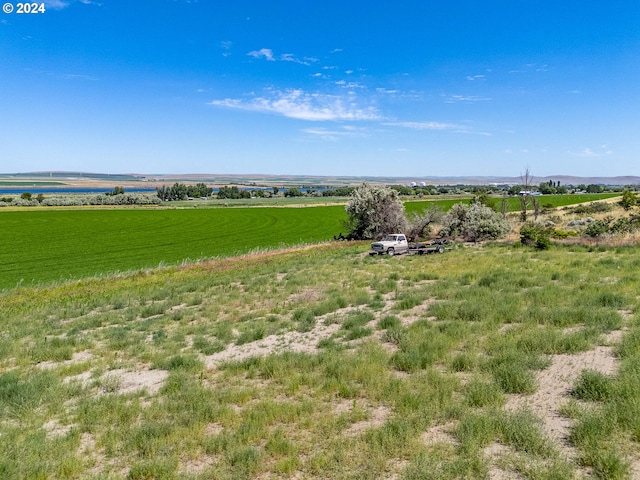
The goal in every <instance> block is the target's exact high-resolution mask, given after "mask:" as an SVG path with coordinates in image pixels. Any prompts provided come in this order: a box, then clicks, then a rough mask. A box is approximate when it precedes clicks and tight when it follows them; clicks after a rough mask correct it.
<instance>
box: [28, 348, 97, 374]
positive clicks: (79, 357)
mask: <svg viewBox="0 0 640 480" xmlns="http://www.w3.org/2000/svg"><path fill="white" fill-rule="evenodd" d="M92 359H93V354H92V353H91V352H87V351H84V352H75V353H74V354H73V355H72V357H71V359H70V360H64V361H62V362H51V361H47V362H40V363H38V364H37V367H38V368H41V369H43V370H48V369H50V368H56V367H62V366H69V365H74V364H76V363H82V362H88V361H90V360H92Z"/></svg>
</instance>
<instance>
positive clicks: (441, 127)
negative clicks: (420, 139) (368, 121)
mask: <svg viewBox="0 0 640 480" xmlns="http://www.w3.org/2000/svg"><path fill="white" fill-rule="evenodd" d="M382 125H386V126H390V127H402V128H410V129H412V130H422V131H432V132H452V133H468V134H474V135H484V136H491V134H490V133H487V132H481V131H478V130H474V129H472V128H470V127H469V126H468V125H464V124H459V123H446V122H385V123H382Z"/></svg>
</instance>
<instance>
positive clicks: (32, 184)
mask: <svg viewBox="0 0 640 480" xmlns="http://www.w3.org/2000/svg"><path fill="white" fill-rule="evenodd" d="M63 185H66V184H65V183H62V182H41V181H33V182H28V181H19V182H18V181H12V180H0V187H51V186H63Z"/></svg>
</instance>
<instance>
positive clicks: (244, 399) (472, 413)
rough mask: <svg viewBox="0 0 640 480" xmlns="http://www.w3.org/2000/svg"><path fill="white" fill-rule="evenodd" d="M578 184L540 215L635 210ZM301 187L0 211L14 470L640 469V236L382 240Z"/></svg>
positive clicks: (570, 475) (411, 207) (10, 470)
mask: <svg viewBox="0 0 640 480" xmlns="http://www.w3.org/2000/svg"><path fill="white" fill-rule="evenodd" d="M575 197H580V196H574V197H571V196H564V197H563V196H558V197H557V198H552V197H548V198H549V199H548V202H547V200H546V199H545V202H546V203H548V204H549V206H548V209H547V211H546V212H545V213H544V214H543V215H542V217H541V218H540V219H539V221H540V222H544V221H547V220H550V219H553V222H554V223H555V224H557V228H559V229H565V228H568V227H567V225H570V224H571V225H573V224H576V223H578V224H579V222H580V221H582V220H581V219H584V218H587V217H589V218H591V216H593V217H595V220H594V219H592V220H591V221H592V222H598V221H601V220H598V219H599V218H603V216H604V215H615V216H624V215H627V212H626V211H625V210H623V209H622V207H620V206H619V205H618V203H617V202H618V200H619V197H614V198H609V199H606V198H605V199H602V198H603V197H598V198H600V199H601V200H600V202H604V205H605V206H606V209H605V208H604V207H603V208H602V209H601V208H596V205H597V204H596V203H591V202H590V200H595V199H596V198H593V197H589V198H585V197H584V196H583V197H582V200H589V201H587V202H586V203H585V202H582V203H581V204H579V205H578V207H579V208H578V207H575V206H572V205H576V204H577V202H578V201H579V200H580V198H575ZM513 200H514V202H516V203H514V204H513V205H512V206H511V207H509V210H516V211H515V212H513V213H509V214H508V215H509V218H511V223H512V225H513V226H514V228H515V230H514V231H517V226H518V225H519V221H518V220H517V217H518V212H517V205H518V203H517V198H516V199H513ZM463 201H465V202H468V199H466V200H465V199H463ZM452 203H453V201H452V200H445V201H443V202H442V203H441V204H440V206H441V207H442V208H443V209H445V210H446V209H448V208H451V205H452ZM429 204H430V203H429V202H425V201H422V202H406V203H405V209H406V211H408V212H410V213H411V212H417V211H423V210H424V209H426V208H428V207H429ZM580 205H582V206H580ZM289 207H290V208H281V207H278V208H276V207H273V206H272V207H265V206H261V207H257V208H248V207H246V206H239V207H238V208H201V207H200V206H198V208H193V205H189V204H185V205H184V207H183V208H177V209H176V208H170V209H165V208H152V209H148V208H134V209H131V208H115V209H113V208H109V209H87V208H80V209H44V207H42V209H41V207H34V208H29V207H25V208H21V209H11V210H7V211H0V225H2V231H3V234H4V235H3V245H2V247H0V260H1V262H2V267H0V271H1V272H2V285H0V288H2V289H3V293H2V294H1V295H0V324H1V325H2V334H1V335H0V418H1V419H2V420H1V421H0V438H1V439H2V441H1V442H0V477H2V478H15V479H21V478H34V479H46V478H50V479H57V478H83V479H84V478H91V479H116V478H129V479H179V480H187V479H189V480H196V479H210V478H216V479H217V478H220V479H224V478H229V479H231V478H237V479H244V478H264V479H266V478H283V479H284V478H296V479H297V478H327V479H329V478H331V479H334V478H344V479H347V478H354V479H355V478H358V479H361V478H371V479H379V478H388V479H428V478H433V479H447V478H451V479H453V478H490V479H503V478H504V479H506V478H522V479H579V478H603V479H604V478H607V479H609V478H637V477H638V476H640V443H639V441H638V439H639V435H640V433H639V432H640V423H639V422H640V420H639V419H640V388H639V387H640V374H639V372H640V369H639V368H638V365H640V322H639V320H640V318H639V317H638V315H639V313H638V312H639V311H640V310H639V308H638V307H639V302H640V297H639V296H638V292H639V291H640V280H639V279H638V278H637V275H636V273H635V272H637V271H638V268H639V267H640V260H639V258H640V257H639V253H640V249H639V248H640V247H638V246H637V242H636V241H635V240H634V239H635V237H633V236H631V237H629V236H628V235H627V236H603V237H594V238H591V239H586V238H583V239H580V238H572V237H569V238H565V240H555V241H554V242H553V244H552V245H551V247H550V248H544V249H537V248H534V247H527V246H524V245H522V243H521V242H520V241H518V240H517V236H516V237H514V236H513V235H511V237H508V238H506V239H504V240H501V241H497V242H475V243H469V242H467V243H465V242H461V241H458V242H454V243H451V244H450V245H449V246H448V250H447V251H446V252H445V253H444V254H440V255H439V254H434V255H424V256H423V255H413V256H404V255H403V256H373V257H371V256H369V255H368V249H369V242H357V241H356V242H335V241H330V240H331V239H332V237H333V235H336V234H337V233H338V232H341V231H342V229H343V228H344V226H345V224H344V220H345V218H346V213H345V209H344V206H342V205H335V206H302V205H299V206H297V207H291V206H289ZM634 208H637V207H634ZM601 210H602V211H605V213H593V212H598V211H601ZM608 221H609V222H611V220H608ZM571 222H573V223H571ZM582 222H583V223H582V224H584V221H582ZM580 228H582V227H580ZM556 231H557V230H556Z"/></svg>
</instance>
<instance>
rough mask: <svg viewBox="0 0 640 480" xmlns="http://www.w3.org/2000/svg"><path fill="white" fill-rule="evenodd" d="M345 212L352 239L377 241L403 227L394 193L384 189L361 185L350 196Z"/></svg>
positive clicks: (400, 209) (402, 209) (400, 210)
mask: <svg viewBox="0 0 640 480" xmlns="http://www.w3.org/2000/svg"><path fill="white" fill-rule="evenodd" d="M345 210H346V211H347V215H348V216H349V219H348V228H349V235H350V236H351V237H352V238H355V239H360V240H366V239H373V238H381V237H383V236H384V235H386V234H388V233H393V232H402V231H404V230H405V229H406V226H407V220H406V218H405V216H404V205H403V204H402V202H401V201H400V197H399V195H398V192H396V191H395V190H392V189H390V188H388V187H382V186H377V185H369V184H367V183H364V184H362V185H361V186H359V187H357V188H356V189H355V190H354V191H353V193H352V194H351V198H350V199H349V201H348V202H347V205H346V207H345Z"/></svg>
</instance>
